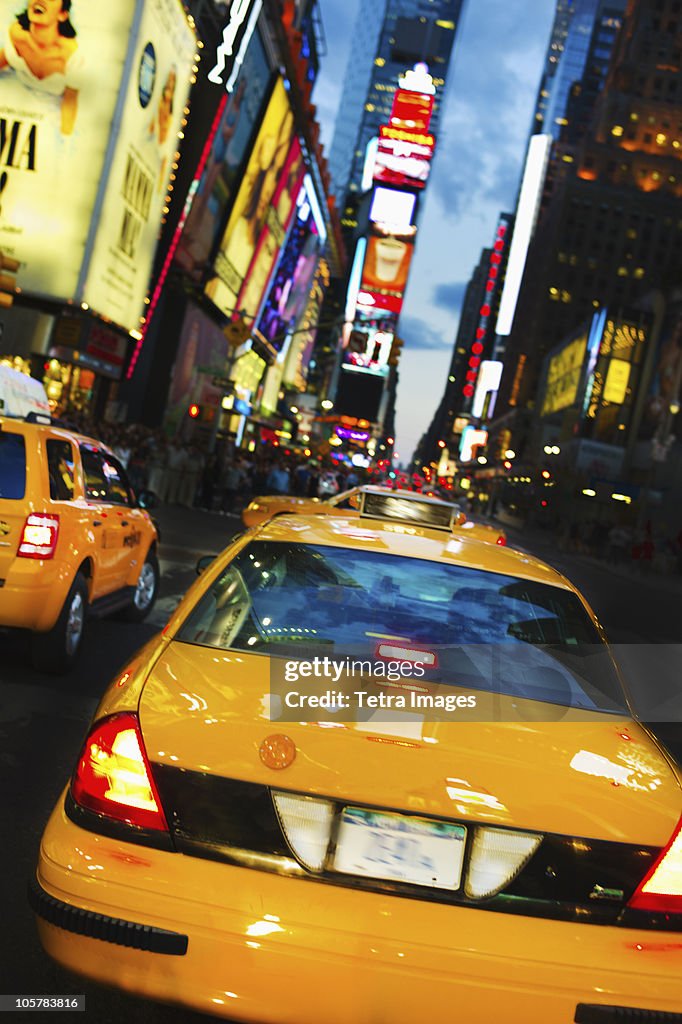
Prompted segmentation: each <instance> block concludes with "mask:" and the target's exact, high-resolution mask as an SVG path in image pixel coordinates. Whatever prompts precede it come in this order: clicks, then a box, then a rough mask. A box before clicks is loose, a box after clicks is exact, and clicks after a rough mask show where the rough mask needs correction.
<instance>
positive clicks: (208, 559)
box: [196, 555, 216, 576]
mask: <svg viewBox="0 0 682 1024" xmlns="http://www.w3.org/2000/svg"><path fill="white" fill-rule="evenodd" d="M215 558H216V556H215V555H202V556H201V558H200V559H198V561H197V567H196V568H197V576H201V574H202V572H206V570H207V569H208V567H209V566H210V565H212V564H213V562H215Z"/></svg>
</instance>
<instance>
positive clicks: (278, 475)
mask: <svg viewBox="0 0 682 1024" xmlns="http://www.w3.org/2000/svg"><path fill="white" fill-rule="evenodd" d="M265 485H266V488H267V491H268V493H269V494H288V493H289V490H290V486H291V485H290V480H289V470H288V469H287V468H286V466H285V465H284V463H283V462H277V463H275V465H274V466H273V467H272V469H271V470H270V472H269V473H268V478H267V480H266V481H265Z"/></svg>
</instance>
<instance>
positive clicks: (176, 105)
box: [78, 0, 196, 330]
mask: <svg viewBox="0 0 682 1024" xmlns="http://www.w3.org/2000/svg"><path fill="white" fill-rule="evenodd" d="M78 3H79V5H80V3H85V0H78ZM88 3H92V0H88ZM107 18H108V14H107V15H105V16H104V23H105V24H107ZM195 53H196V39H195V35H194V31H193V29H192V28H190V25H189V22H188V21H187V15H186V13H185V10H184V7H183V4H182V0H144V6H143V10H142V17H141V22H140V28H139V32H138V35H137V41H136V44H135V49H134V53H133V59H132V72H131V75H130V77H129V80H128V83H127V87H126V97H125V105H124V108H123V114H122V118H121V124H120V128H119V130H118V133H117V137H116V147H115V151H114V154H113V159H112V161H111V171H110V174H109V178H108V180H107V188H106V194H105V197H104V203H103V205H102V209H101V212H100V215H99V222H98V229H97V236H96V239H95V245H94V251H93V255H92V259H91V261H90V263H89V267H88V274H87V280H86V285H85V292H84V298H85V301H86V302H88V303H89V305H90V306H91V307H92V309H93V310H94V311H95V312H96V313H100V314H101V315H102V316H104V317H107V318H108V319H110V320H112V321H113V322H114V323H116V324H119V325H120V326H121V327H125V328H126V329H127V330H132V329H133V328H138V327H139V325H140V320H139V318H140V315H141V313H142V310H143V308H144V299H145V296H146V294H147V288H148V285H149V275H150V273H151V268H152V262H153V259H154V253H155V250H156V244H157V239H158V233H159V224H160V223H161V219H162V217H163V211H164V207H165V205H166V195H167V188H168V183H169V178H170V175H171V172H172V168H173V162H174V160H175V154H176V152H177V151H178V149H179V146H180V141H181V140H180V137H179V133H180V132H181V131H182V126H183V125H182V123H183V121H184V120H185V118H186V115H185V107H186V105H187V98H188V95H189V90H190V87H191V78H192V75H193V71H192V68H193V65H194V60H195ZM98 76H99V77H98V81H99V80H101V79H102V78H104V77H106V76H104V75H103V73H102V69H101V67H100V68H99V71H98Z"/></svg>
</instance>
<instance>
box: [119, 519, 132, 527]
mask: <svg viewBox="0 0 682 1024" xmlns="http://www.w3.org/2000/svg"><path fill="white" fill-rule="evenodd" d="M121 526H130V523H129V522H128V520H127V519H124V520H123V522H122V523H121Z"/></svg>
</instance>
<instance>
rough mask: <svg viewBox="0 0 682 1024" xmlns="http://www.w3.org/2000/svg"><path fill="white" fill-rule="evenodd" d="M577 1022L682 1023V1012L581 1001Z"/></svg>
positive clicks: (584, 1023) (599, 1023)
mask: <svg viewBox="0 0 682 1024" xmlns="http://www.w3.org/2000/svg"><path fill="white" fill-rule="evenodd" d="M575 1024H682V1013H668V1012H667V1011H666V1010H640V1009H639V1008H638V1007H636V1006H603V1005H600V1004H597V1003H579V1004H578V1006H577V1007H576V1011H575Z"/></svg>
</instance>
